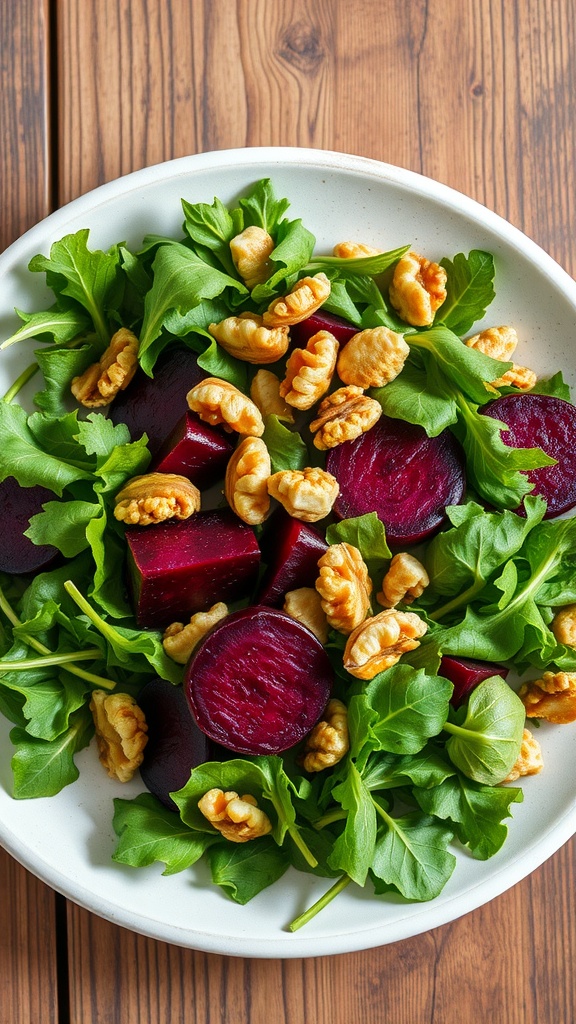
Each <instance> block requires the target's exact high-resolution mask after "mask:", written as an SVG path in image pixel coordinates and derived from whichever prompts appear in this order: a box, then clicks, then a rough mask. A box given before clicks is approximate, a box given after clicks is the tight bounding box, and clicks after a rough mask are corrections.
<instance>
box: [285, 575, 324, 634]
mask: <svg viewBox="0 0 576 1024" xmlns="http://www.w3.org/2000/svg"><path fill="white" fill-rule="evenodd" d="M282 611H283V612H286V615H290V617H291V618H292V619H296V620H297V621H298V622H301V623H302V625H303V626H306V628H307V629H309V630H310V632H311V633H314V636H315V637H316V638H317V639H318V640H319V641H320V643H321V644H326V643H328V620H327V618H326V615H325V613H324V609H323V608H322V598H321V597H320V594H319V593H318V591H317V590H315V589H314V587H299V588H298V590H289V591H288V593H287V594H286V595H285V597H284V607H283V608H282Z"/></svg>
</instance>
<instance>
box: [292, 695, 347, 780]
mask: <svg viewBox="0 0 576 1024" xmlns="http://www.w3.org/2000/svg"><path fill="white" fill-rule="evenodd" d="M349 749H350V737H349V735H348V708H347V707H346V705H345V704H343V703H342V701H341V700H337V699H336V698H335V697H333V698H332V700H329V701H328V704H327V705H326V710H325V712H324V714H323V716H322V719H321V720H320V721H319V722H318V724H317V725H315V726H314V728H313V729H312V732H311V733H310V735H309V736H308V737H307V738H306V746H305V751H304V759H303V761H302V767H303V768H304V770H305V771H307V772H321V771H323V769H324V768H332V766H333V765H335V764H338V762H339V761H341V760H342V758H343V757H345V756H346V754H347V753H348V751H349Z"/></svg>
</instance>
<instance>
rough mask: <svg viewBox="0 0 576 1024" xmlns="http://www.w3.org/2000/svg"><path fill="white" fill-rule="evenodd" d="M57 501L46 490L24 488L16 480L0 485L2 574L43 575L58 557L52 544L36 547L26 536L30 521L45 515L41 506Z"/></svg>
mask: <svg viewBox="0 0 576 1024" xmlns="http://www.w3.org/2000/svg"><path fill="white" fill-rule="evenodd" d="M57 500H58V499H57V498H56V495H55V494H53V493H52V491H49V490H48V489H47V488H46V487H21V486H20V484H19V483H18V481H17V480H15V479H14V477H13V476H8V477H6V479H5V480H3V481H2V483H0V520H1V522H2V539H1V540H0V572H8V573H13V574H15V575H19V574H20V573H26V572H40V571H41V570H43V569H48V568H49V567H50V566H51V565H52V563H53V562H54V561H55V560H56V559H57V558H58V557H59V551H58V549H57V548H55V547H52V545H51V544H33V543H32V541H31V540H29V539H28V537H25V536H24V531H25V530H27V529H28V527H29V525H30V519H31V518H32V516H35V515H37V514H38V513H39V512H41V511H42V505H43V504H44V503H45V502H46V501H57Z"/></svg>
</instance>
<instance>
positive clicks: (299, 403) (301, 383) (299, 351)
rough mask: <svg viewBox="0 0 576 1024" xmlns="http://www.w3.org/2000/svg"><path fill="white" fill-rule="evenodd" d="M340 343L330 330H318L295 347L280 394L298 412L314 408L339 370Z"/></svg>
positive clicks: (287, 364)
mask: <svg viewBox="0 0 576 1024" xmlns="http://www.w3.org/2000/svg"><path fill="white" fill-rule="evenodd" d="M337 355H338V342H337V341H336V338H335V337H334V335H333V334H331V333H330V331H318V332H317V333H316V334H314V335H312V337H311V338H309V339H308V342H307V343H306V348H295V349H293V351H292V352H291V353H290V356H289V357H288V360H287V362H286V376H285V378H284V380H283V381H282V383H281V384H280V395H281V397H282V398H284V399H286V401H287V402H288V405H293V406H294V408H295V409H311V408H312V406H313V405H314V403H315V402H317V401H318V400H319V399H320V398H322V395H325V394H326V392H327V391H328V388H329V387H330V383H331V381H332V375H333V373H334V369H335V367H336V357H337Z"/></svg>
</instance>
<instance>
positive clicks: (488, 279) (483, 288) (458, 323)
mask: <svg viewBox="0 0 576 1024" xmlns="http://www.w3.org/2000/svg"><path fill="white" fill-rule="evenodd" d="M440 266H442V267H444V269H445V271H446V273H447V281H446V299H445V300H444V302H443V303H442V305H441V307H440V309H439V311H438V314H437V316H436V320H440V321H441V322H442V323H443V324H444V325H445V326H446V327H449V328H450V330H451V331H454V334H458V335H460V336H461V335H463V334H466V332H467V331H469V330H470V328H471V327H472V325H473V324H474V323H475V322H476V321H477V320H481V319H482V317H483V316H484V314H485V312H486V310H487V308H488V306H489V305H490V303H491V302H492V299H493V298H494V294H495V292H494V258H493V256H492V255H491V254H490V253H489V252H483V251H482V250H481V249H472V251H471V252H470V253H469V254H468V256H467V257H466V256H465V255H464V253H462V252H460V253H458V255H457V256H454V259H453V260H449V259H443V260H441V261H440ZM495 379H496V378H495V377H493V378H492V380H495Z"/></svg>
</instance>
